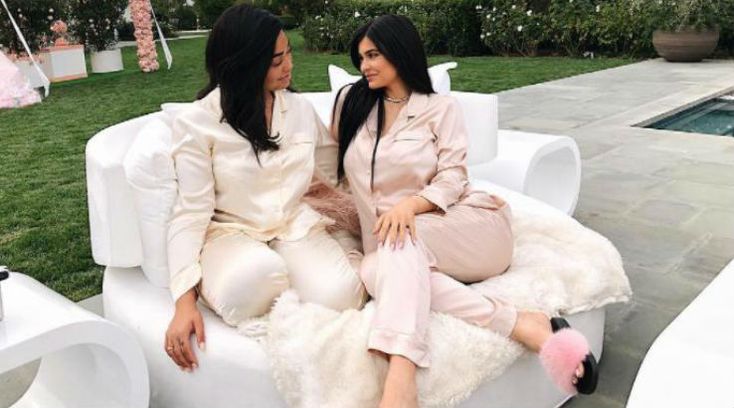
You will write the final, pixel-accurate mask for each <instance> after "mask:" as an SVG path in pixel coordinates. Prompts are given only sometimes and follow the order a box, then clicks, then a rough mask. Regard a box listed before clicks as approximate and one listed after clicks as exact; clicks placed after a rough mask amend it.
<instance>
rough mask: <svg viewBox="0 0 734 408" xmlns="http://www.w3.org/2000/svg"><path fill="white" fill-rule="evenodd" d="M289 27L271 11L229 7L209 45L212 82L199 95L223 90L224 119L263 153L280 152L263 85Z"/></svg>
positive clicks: (217, 25) (257, 154)
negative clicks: (268, 120) (267, 118)
mask: <svg viewBox="0 0 734 408" xmlns="http://www.w3.org/2000/svg"><path fill="white" fill-rule="evenodd" d="M282 29H283V24H282V23H281V22H280V20H279V19H278V18H276V17H275V16H273V15H272V14H270V13H269V12H267V11H265V10H261V9H257V8H254V7H251V6H248V5H246V4H240V5H237V6H232V7H230V8H228V9H226V10H225V11H224V12H223V13H222V15H220V16H219V18H218V19H217V21H216V22H215V23H214V27H213V28H212V31H211V33H210V34H209V40H208V41H207V43H206V71H207V73H209V83H208V84H207V85H206V86H205V87H204V88H203V89H202V90H201V91H199V93H198V94H197V95H196V98H197V99H201V98H203V97H205V96H207V95H208V94H209V93H210V92H211V91H213V90H214V89H215V88H216V87H217V86H218V87H219V89H220V92H221V107H222V118H221V119H220V121H222V122H224V121H226V122H227V123H228V124H229V125H230V126H231V127H232V129H234V130H235V131H237V133H239V134H240V135H241V136H242V137H244V138H245V139H247V140H248V141H249V142H250V144H251V145H252V149H253V150H254V151H255V157H256V158H257V159H258V162H259V161H260V158H259V153H260V152H262V151H268V150H278V144H277V142H276V140H277V138H278V135H274V136H271V135H270V134H268V126H267V123H265V91H264V90H263V86H264V83H265V78H266V77H267V75H268V69H269V68H270V64H271V63H272V59H273V52H274V50H275V42H276V40H277V39H278V35H279V34H280V32H281V30H282Z"/></svg>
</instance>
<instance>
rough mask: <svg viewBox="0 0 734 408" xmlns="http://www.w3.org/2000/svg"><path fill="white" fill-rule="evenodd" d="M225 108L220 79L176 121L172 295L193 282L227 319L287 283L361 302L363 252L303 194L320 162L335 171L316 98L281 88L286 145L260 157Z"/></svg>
mask: <svg viewBox="0 0 734 408" xmlns="http://www.w3.org/2000/svg"><path fill="white" fill-rule="evenodd" d="M221 117H222V110H221V107H220V91H219V89H216V90H214V91H212V92H211V93H210V94H209V95H207V96H206V97H204V98H203V99H201V100H199V101H197V102H195V103H193V104H192V106H191V107H190V108H188V109H187V110H185V111H184V112H182V113H181V114H180V115H179V116H178V117H177V118H176V120H175V122H174V126H173V136H172V138H173V146H174V147H173V159H174V162H175V166H176V175H177V177H178V187H179V191H178V200H177V203H176V205H175V207H174V212H173V215H172V218H171V221H170V226H169V232H168V260H169V269H170V273H171V282H170V289H171V293H172V296H173V299H174V300H176V299H178V298H179V297H180V296H181V295H182V294H183V293H185V292H186V291H188V290H189V289H191V288H192V287H196V288H197V289H198V291H199V293H200V295H201V298H203V300H204V301H205V302H206V304H207V305H208V306H209V307H210V308H211V309H212V310H214V311H215V312H216V313H217V314H219V315H220V316H222V318H223V319H224V321H225V322H226V323H228V324H230V325H237V324H238V323H239V322H241V321H243V320H245V319H247V318H250V317H253V316H258V315H262V314H264V313H266V312H267V311H268V310H269V308H270V306H271V304H272V302H273V300H274V299H275V298H276V297H277V296H278V295H279V294H280V293H281V292H283V291H284V290H285V289H287V288H289V287H291V288H295V289H296V291H297V292H298V294H299V296H300V297H301V299H302V300H303V301H307V302H316V303H321V304H323V305H325V306H328V307H331V308H333V309H337V310H342V309H346V308H359V307H361V306H362V305H363V303H364V300H365V297H366V294H365V292H364V289H363V288H364V286H363V285H362V282H361V281H360V278H359V276H358V273H357V268H358V265H359V263H360V260H361V254H360V253H358V252H357V251H355V250H354V249H355V247H354V246H353V245H352V246H351V247H350V244H349V239H348V237H346V239H339V240H337V239H335V237H333V236H331V235H330V234H328V233H327V232H326V231H325V226H326V225H328V224H329V222H330V220H329V219H327V218H325V217H322V216H321V215H320V214H319V213H317V212H316V211H314V210H313V209H312V208H311V207H309V206H308V205H307V204H305V203H303V202H302V201H301V198H302V197H303V195H304V194H305V193H306V191H307V190H308V188H309V186H310V184H311V181H312V177H313V176H314V172H316V175H317V176H320V178H322V179H323V180H324V181H327V182H329V181H331V182H332V183H333V181H334V178H335V176H334V175H332V174H330V173H329V172H331V173H334V172H335V168H333V167H334V166H335V165H334V163H335V157H336V154H337V153H336V144H335V143H334V141H333V140H332V139H331V138H330V137H329V136H328V132H327V131H326V129H325V128H324V126H323V124H322V123H321V121H320V120H319V118H318V116H317V115H316V113H315V111H314V109H313V107H312V106H311V104H310V103H308V101H306V100H305V99H303V98H302V97H301V96H299V95H297V94H295V93H291V92H289V91H277V92H275V101H274V107H273V118H272V134H278V135H279V139H278V144H279V146H280V149H279V150H277V151H268V152H261V153H260V163H261V165H258V162H257V160H256V159H255V154H254V152H253V150H252V146H251V144H250V143H249V142H248V141H247V140H246V139H244V138H243V137H242V136H240V135H239V134H238V133H237V132H235V131H234V130H233V129H232V128H231V127H230V126H229V125H228V124H226V123H222V121H221V120H220V118H221ZM321 158H323V160H321ZM342 238H345V237H342ZM340 243H342V244H343V245H341V246H340ZM357 246H358V245H357ZM343 247H344V248H343Z"/></svg>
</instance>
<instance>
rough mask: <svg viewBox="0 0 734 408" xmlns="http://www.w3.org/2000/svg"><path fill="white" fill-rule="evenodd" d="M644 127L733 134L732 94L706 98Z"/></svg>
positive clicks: (733, 107) (733, 103) (733, 108)
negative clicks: (704, 100)
mask: <svg viewBox="0 0 734 408" xmlns="http://www.w3.org/2000/svg"><path fill="white" fill-rule="evenodd" d="M646 127H648V128H653V129H667V130H677V131H680V132H693V133H706V134H710V135H720V136H734V95H725V96H720V97H718V98H714V99H711V100H708V101H706V102H703V103H700V104H698V105H696V106H693V107H690V108H688V109H686V110H684V111H681V112H678V113H676V114H674V115H672V116H669V117H667V118H663V119H661V120H659V121H657V122H655V123H652V124H650V125H648V126H646Z"/></svg>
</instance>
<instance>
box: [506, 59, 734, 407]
mask: <svg viewBox="0 0 734 408" xmlns="http://www.w3.org/2000/svg"><path fill="white" fill-rule="evenodd" d="M732 90H734V61H723V60H722V61H718V60H717V61H706V62H704V63H699V64H671V63H666V62H665V61H663V60H659V59H657V60H649V61H644V62H640V63H636V64H632V65H627V66H623V67H619V68H614V69H609V70H605V71H600V72H594V73H591V74H586V75H580V76H576V77H572V78H565V79H562V80H558V81H552V82H547V83H543V84H538V85H533V86H528V87H524V88H519V89H513V90H510V91H506V92H502V93H500V94H499V99H500V103H499V106H500V127H501V128H504V129H521V130H530V131H538V132H541V133H555V134H565V135H568V136H571V137H573V138H574V139H575V140H576V142H577V143H578V145H579V149H580V150H581V157H582V161H583V163H582V182H581V195H580V197H579V204H578V206H577V208H576V213H575V214H574V217H576V218H577V219H578V220H579V221H580V222H581V223H583V224H584V225H586V226H588V227H590V228H592V229H594V230H596V231H598V232H600V233H601V234H603V235H605V236H606V237H608V238H609V239H610V240H611V241H612V242H613V243H614V244H615V245H616V246H617V248H618V249H619V251H620V252H621V253H622V257H623V259H624V262H625V269H626V271H627V274H628V275H629V277H630V281H631V283H632V289H633V291H634V296H633V298H632V301H631V302H630V303H628V304H624V305H613V306H610V307H609V308H608V313H607V323H606V336H605V342H604V356H603V358H602V360H601V377H600V384H599V389H598V391H597V393H596V394H594V395H593V396H582V397H578V398H575V399H574V400H572V401H570V402H569V403H567V404H566V405H565V406H566V407H573V408H580V407H594V408H606V407H616V408H619V407H623V406H624V405H625V403H626V400H627V397H628V395H629V393H630V389H631V387H632V383H633V382H634V379H635V375H636V373H637V370H638V368H639V366H640V363H641V362H642V359H643V357H644V356H645V353H646V352H647V350H648V348H649V347H650V345H651V344H652V342H653V341H654V340H655V338H656V337H657V335H658V334H659V333H660V332H661V331H662V330H663V329H664V328H665V327H666V326H667V325H668V323H670V321H672V320H673V319H674V318H675V316H676V315H677V314H678V313H680V311H681V310H682V309H683V308H684V307H685V306H686V305H687V304H688V303H690V301H691V300H693V298H694V297H695V296H696V295H697V294H698V293H699V292H700V291H701V290H702V289H703V288H704V287H706V285H707V284H708V283H709V282H710V281H711V280H712V279H713V278H714V277H715V276H716V275H717V273H718V272H719V271H720V270H721V269H722V268H723V267H724V266H725V265H726V264H727V263H728V261H729V260H730V259H732V258H734V206H733V205H732V204H734V138H731V137H723V136H712V135H699V134H690V133H681V132H671V131H663V130H655V129H645V128H640V127H634V125H637V124H640V123H643V124H648V123H651V122H652V121H654V119H656V118H659V117H661V116H663V115H665V114H667V113H669V112H671V111H679V110H682V109H683V108H685V107H688V106H690V105H692V104H695V103H697V102H699V101H701V100H704V99H708V98H710V97H711V96H714V95H720V94H722V93H728V92H731V91H732Z"/></svg>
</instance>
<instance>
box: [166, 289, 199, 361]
mask: <svg viewBox="0 0 734 408" xmlns="http://www.w3.org/2000/svg"><path fill="white" fill-rule="evenodd" d="M191 333H196V341H197V343H198V344H199V349H200V350H204V344H205V342H204V319H203V318H202V316H201V312H200V311H199V309H198V308H197V307H196V292H195V290H194V289H193V288H192V289H190V290H189V291H188V292H186V293H185V294H183V295H182V296H181V297H180V298H179V299H178V300H177V301H176V313H175V314H174V315H173V319H172V320H171V323H170V324H169V325H168V330H166V339H165V343H164V345H163V347H164V348H165V350H166V354H168V356H169V357H171V359H172V360H173V361H174V362H175V363H176V364H177V365H178V366H179V367H181V369H182V370H185V371H188V372H191V371H192V369H194V368H197V367H198V366H199V361H198V360H197V358H196V355H195V354H194V351H193V349H192V347H191Z"/></svg>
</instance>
